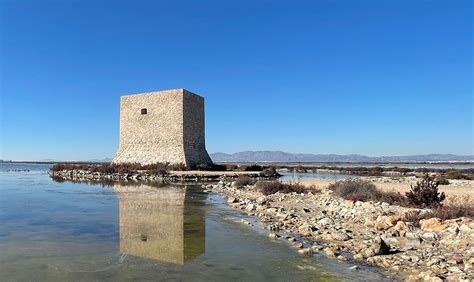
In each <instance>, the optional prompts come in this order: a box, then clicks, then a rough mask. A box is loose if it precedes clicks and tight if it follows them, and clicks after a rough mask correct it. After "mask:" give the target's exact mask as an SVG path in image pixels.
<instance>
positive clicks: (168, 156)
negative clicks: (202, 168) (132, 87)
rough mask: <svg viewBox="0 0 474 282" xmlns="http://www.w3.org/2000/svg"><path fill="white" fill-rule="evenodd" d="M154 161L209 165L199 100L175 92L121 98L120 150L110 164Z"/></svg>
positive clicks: (182, 92)
mask: <svg viewBox="0 0 474 282" xmlns="http://www.w3.org/2000/svg"><path fill="white" fill-rule="evenodd" d="M142 109H146V111H147V113H146V114H142V113H141V110H142ZM156 162H169V163H171V164H179V163H182V164H186V165H187V166H188V167H191V166H194V165H196V164H199V163H210V162H211V159H210V158H209V155H208V154H207V152H206V148H205V142H204V99H203V98H202V97H200V96H198V95H195V94H193V93H191V92H189V91H186V90H184V89H174V90H166V91H159V92H151V93H144V94H137V95H130V96H122V97H121V98H120V148H119V150H118V152H117V154H116V156H115V158H114V160H113V163H141V164H152V163H156Z"/></svg>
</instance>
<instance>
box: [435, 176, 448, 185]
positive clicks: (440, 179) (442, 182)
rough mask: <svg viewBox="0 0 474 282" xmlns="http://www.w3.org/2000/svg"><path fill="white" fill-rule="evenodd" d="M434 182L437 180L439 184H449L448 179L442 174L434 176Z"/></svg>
mask: <svg viewBox="0 0 474 282" xmlns="http://www.w3.org/2000/svg"><path fill="white" fill-rule="evenodd" d="M436 182H438V184H439V185H449V180H448V179H446V177H444V176H438V177H436Z"/></svg>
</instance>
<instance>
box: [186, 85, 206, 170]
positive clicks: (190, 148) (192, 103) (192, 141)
mask: <svg viewBox="0 0 474 282" xmlns="http://www.w3.org/2000/svg"><path fill="white" fill-rule="evenodd" d="M183 108H184V112H183V114H184V122H183V128H184V154H185V156H186V161H187V165H188V166H192V165H194V164H203V163H206V164H207V163H212V160H211V158H210V157H209V154H208V153H207V151H206V142H205V136H204V134H205V128H204V127H205V125H204V123H205V122H204V120H205V117H204V98H203V97H201V96H198V95H195V94H193V93H191V92H189V91H186V90H185V91H184V105H183Z"/></svg>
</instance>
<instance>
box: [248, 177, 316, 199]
mask: <svg viewBox="0 0 474 282" xmlns="http://www.w3.org/2000/svg"><path fill="white" fill-rule="evenodd" d="M257 189H258V190H259V191H260V192H262V193H263V194H264V195H266V196H268V195H271V194H275V193H277V192H280V193H285V194H288V193H293V192H296V193H305V192H306V191H307V188H306V187H305V186H304V185H302V184H299V183H282V182H279V181H264V182H258V183H257Z"/></svg>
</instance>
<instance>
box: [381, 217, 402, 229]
mask: <svg viewBox="0 0 474 282" xmlns="http://www.w3.org/2000/svg"><path fill="white" fill-rule="evenodd" d="M400 220H402V217H401V216H400V215H388V216H387V215H381V216H379V217H377V219H376V220H375V224H374V227H375V228H376V229H378V230H387V229H389V228H390V227H392V226H394V225H395V224H397V222H399V221H400Z"/></svg>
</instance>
